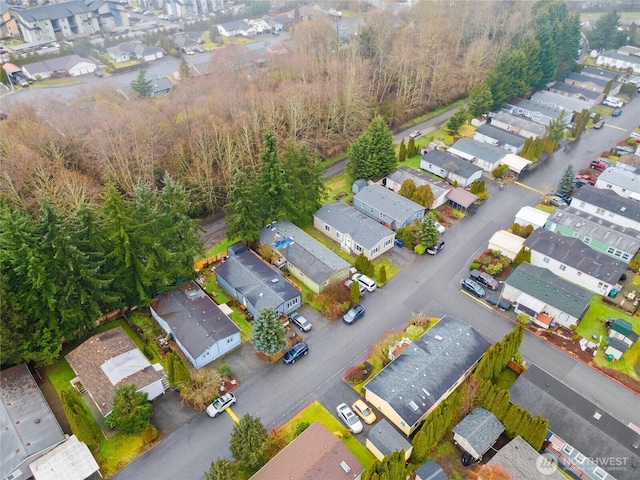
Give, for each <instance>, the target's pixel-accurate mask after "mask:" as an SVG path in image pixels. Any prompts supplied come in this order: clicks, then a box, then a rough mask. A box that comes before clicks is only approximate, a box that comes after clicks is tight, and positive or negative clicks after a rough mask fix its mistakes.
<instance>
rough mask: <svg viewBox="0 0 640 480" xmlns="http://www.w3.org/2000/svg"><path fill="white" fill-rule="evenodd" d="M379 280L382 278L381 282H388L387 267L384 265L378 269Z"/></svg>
mask: <svg viewBox="0 0 640 480" xmlns="http://www.w3.org/2000/svg"><path fill="white" fill-rule="evenodd" d="M378 280H380V283H387V268H386V267H385V266H384V265H382V266H381V267H380V270H379V271H378Z"/></svg>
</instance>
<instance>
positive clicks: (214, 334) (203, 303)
mask: <svg viewBox="0 0 640 480" xmlns="http://www.w3.org/2000/svg"><path fill="white" fill-rule="evenodd" d="M151 316H152V317H153V318H154V319H155V320H156V322H158V324H159V325H160V326H161V327H162V329H163V330H164V331H165V332H167V334H168V335H170V336H171V338H172V340H174V341H175V342H176V343H177V344H178V346H179V347H180V350H182V353H184V354H185V356H186V357H187V359H188V360H189V362H191V364H192V365H193V366H194V367H195V368H201V367H204V366H205V365H207V364H208V363H211V362H213V361H214V360H215V359H217V358H220V357H221V356H223V355H225V354H226V353H228V352H230V351H231V350H233V349H234V348H236V347H239V346H240V345H241V343H242V340H241V339H240V329H239V328H238V327H237V325H236V324H235V323H233V321H232V320H231V319H230V318H229V317H228V316H227V315H226V314H225V313H224V312H223V311H222V310H221V309H220V308H219V307H218V306H217V305H216V304H215V302H214V301H213V300H211V298H210V297H209V295H207V294H206V292H204V291H203V290H202V289H201V288H200V287H199V286H198V284H197V283H196V282H193V281H189V282H185V283H182V284H180V285H178V286H177V287H176V288H174V289H173V290H170V291H167V292H164V293H162V294H160V295H159V296H158V297H157V298H156V299H155V300H154V302H153V304H152V305H151Z"/></svg>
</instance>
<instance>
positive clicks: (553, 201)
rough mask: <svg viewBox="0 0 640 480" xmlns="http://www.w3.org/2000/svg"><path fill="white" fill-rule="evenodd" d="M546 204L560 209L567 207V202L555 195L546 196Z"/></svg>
mask: <svg viewBox="0 0 640 480" xmlns="http://www.w3.org/2000/svg"><path fill="white" fill-rule="evenodd" d="M547 202H548V203H549V204H550V205H553V206H554V207H562V206H564V205H567V202H565V201H564V199H563V198H562V197H559V196H557V195H547Z"/></svg>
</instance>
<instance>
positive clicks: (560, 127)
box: [536, 110, 565, 158]
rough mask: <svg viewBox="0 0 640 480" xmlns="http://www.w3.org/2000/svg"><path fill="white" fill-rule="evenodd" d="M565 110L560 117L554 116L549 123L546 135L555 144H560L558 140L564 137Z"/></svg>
mask: <svg viewBox="0 0 640 480" xmlns="http://www.w3.org/2000/svg"><path fill="white" fill-rule="evenodd" d="M563 119H564V110H562V112H561V113H560V115H559V116H558V118H554V119H552V120H551V121H550V122H549V125H547V132H546V137H547V138H549V139H550V140H551V141H552V142H553V144H554V145H558V142H560V140H562V139H563V138H564V130H565V125H564V120H563ZM539 157H540V155H537V156H536V158H539Z"/></svg>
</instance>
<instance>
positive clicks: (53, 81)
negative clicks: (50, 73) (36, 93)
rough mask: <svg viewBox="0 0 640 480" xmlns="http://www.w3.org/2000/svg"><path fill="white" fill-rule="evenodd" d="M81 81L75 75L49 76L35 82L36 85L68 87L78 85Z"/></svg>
mask: <svg viewBox="0 0 640 480" xmlns="http://www.w3.org/2000/svg"><path fill="white" fill-rule="evenodd" d="M78 83H81V80H79V79H77V78H73V77H61V78H48V79H46V80H39V81H37V82H34V83H33V84H32V85H33V86H34V87H66V86H67V85H76V84H78Z"/></svg>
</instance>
